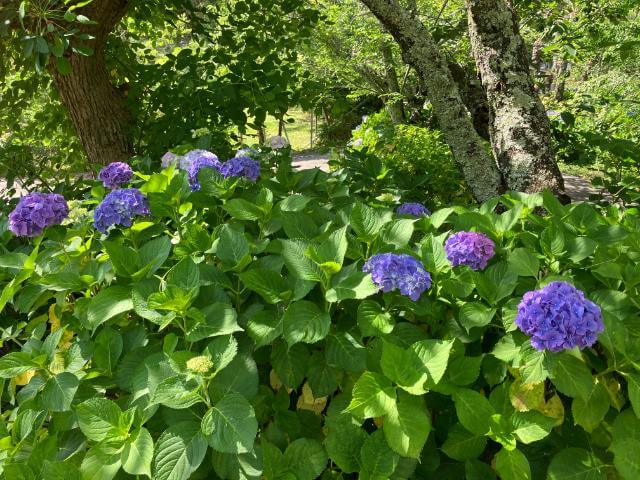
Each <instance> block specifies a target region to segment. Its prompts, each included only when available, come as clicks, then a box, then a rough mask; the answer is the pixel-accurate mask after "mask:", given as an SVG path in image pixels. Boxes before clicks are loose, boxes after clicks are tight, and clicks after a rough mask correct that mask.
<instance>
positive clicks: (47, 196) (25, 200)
mask: <svg viewBox="0 0 640 480" xmlns="http://www.w3.org/2000/svg"><path fill="white" fill-rule="evenodd" d="M68 215H69V207H68V205H67V202H66V200H65V199H64V197H63V196H62V195H58V194H57V193H30V194H28V195H25V196H24V197H22V198H21V199H20V201H19V202H18V205H16V208H15V209H14V210H13V211H12V212H11V213H10V214H9V230H11V231H12V232H13V233H14V234H15V235H17V236H18V237H37V236H38V235H40V234H41V233H42V231H43V230H44V229H45V228H46V227H49V226H51V225H59V224H60V223H62V221H63V220H64V219H65V218H67V216H68Z"/></svg>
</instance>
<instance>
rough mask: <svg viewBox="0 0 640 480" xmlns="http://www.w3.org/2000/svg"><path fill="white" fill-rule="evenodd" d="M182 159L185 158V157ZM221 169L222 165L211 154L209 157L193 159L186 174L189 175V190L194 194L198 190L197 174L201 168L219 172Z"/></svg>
mask: <svg viewBox="0 0 640 480" xmlns="http://www.w3.org/2000/svg"><path fill="white" fill-rule="evenodd" d="M189 153H191V152H189ZM207 153H209V152H207ZM187 155H189V154H187ZM183 158H186V155H185V157H183ZM221 167H222V164H221V163H220V160H218V157H217V156H216V155H214V154H213V153H211V155H203V156H200V157H197V158H195V159H194V160H193V161H192V162H191V164H190V165H189V168H188V169H187V172H188V173H189V185H191V190H192V191H194V192H195V191H196V190H200V182H199V181H198V173H199V172H200V170H202V169H203V168H213V169H215V170H218V171H220V168H221Z"/></svg>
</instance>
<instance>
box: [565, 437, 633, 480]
mask: <svg viewBox="0 0 640 480" xmlns="http://www.w3.org/2000/svg"><path fill="white" fill-rule="evenodd" d="M611 451H612V452H613V455H614V458H613V464H614V465H615V467H616V470H617V471H618V472H620V474H622V476H623V478H625V479H629V480H631V479H636V478H640V461H638V452H640V441H638V440H636V439H633V438H625V439H615V441H614V442H613V443H612V445H611ZM593 458H594V460H597V459H595V457H593ZM592 464H595V465H594V466H599V465H601V464H600V462H599V461H597V462H593V463H592ZM603 471H604V469H602V470H598V475H599V476H596V474H594V475H593V476H591V477H581V478H585V479H587V478H588V479H589V480H592V479H594V480H596V479H597V480H599V479H600V478H606V476H604V474H602V472H603ZM558 478H560V477H558Z"/></svg>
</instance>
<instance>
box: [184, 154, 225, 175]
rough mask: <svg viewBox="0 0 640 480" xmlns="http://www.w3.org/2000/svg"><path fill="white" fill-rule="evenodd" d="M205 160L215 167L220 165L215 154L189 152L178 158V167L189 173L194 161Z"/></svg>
mask: <svg viewBox="0 0 640 480" xmlns="http://www.w3.org/2000/svg"><path fill="white" fill-rule="evenodd" d="M205 158H206V159H209V160H210V161H211V162H213V163H215V164H217V165H220V160H219V159H218V156H217V155H216V154H215V153H211V152H210V151H208V150H191V151H190V152H187V153H185V154H184V155H183V156H182V157H180V163H179V167H180V169H182V170H186V171H189V169H190V168H191V166H192V165H193V163H194V162H195V161H196V160H199V161H203V160H202V159H205Z"/></svg>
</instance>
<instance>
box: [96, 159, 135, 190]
mask: <svg viewBox="0 0 640 480" xmlns="http://www.w3.org/2000/svg"><path fill="white" fill-rule="evenodd" d="M131 177H133V170H131V167H130V166H129V165H127V164H126V163H124V162H113V163H110V164H109V165H107V166H106V167H104V168H103V169H102V170H100V173H99V174H98V179H100V181H102V184H103V185H104V186H105V187H106V188H111V189H113V188H118V187H120V186H122V185H124V184H125V183H128V182H129V180H131Z"/></svg>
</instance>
